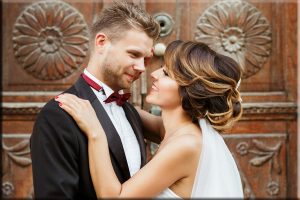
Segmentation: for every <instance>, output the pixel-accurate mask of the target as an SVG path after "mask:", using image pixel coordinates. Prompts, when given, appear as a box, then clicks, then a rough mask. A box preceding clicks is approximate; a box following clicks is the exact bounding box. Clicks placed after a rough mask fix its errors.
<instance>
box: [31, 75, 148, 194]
mask: <svg viewBox="0 0 300 200" xmlns="http://www.w3.org/2000/svg"><path fill="white" fill-rule="evenodd" d="M66 92H67V93H71V94H75V95H76V96H78V97H80V98H83V99H87V100H89V101H90V102H91V104H92V106H93V108H94V109H95V111H96V114H97V117H98V119H99V121H100V123H101V124H102V126H103V128H104V130H105V133H106V135H107V139H108V144H109V150H110V157H111V160H112V165H113V168H114V170H115V173H116V175H117V177H118V178H119V180H120V182H121V183H123V182H125V181H126V180H128V179H129V178H130V173H129V169H128V165H127V161H126V157H125V153H124V149H123V146H122V143H121V139H120V137H119V135H118V133H117V131H116V129H115V127H114V126H113V124H112V122H111V120H110V118H109V116H108V115H107V113H106V111H105V110H104V108H103V106H102V105H101V103H100V102H99V100H98V99H97V97H96V95H95V94H94V93H93V91H92V90H91V88H90V87H89V86H88V85H87V83H86V82H85V81H84V80H83V78H82V77H81V76H80V78H79V79H78V81H77V82H76V83H75V84H74V85H73V86H72V87H71V88H69V89H68V90H67V91H66ZM123 109H124V111H125V114H126V117H127V119H128V121H129V122H130V124H131V126H132V128H133V130H134V132H135V134H136V137H137V140H138V143H139V145H140V149H141V158H142V160H141V163H142V164H141V167H142V166H143V165H145V163H146V150H145V143H144V139H143V134H142V123H141V119H140V117H139V115H138V113H137V111H136V110H135V108H134V107H133V106H132V105H131V104H129V103H127V102H126V103H125V104H124V105H123ZM30 146H31V158H32V172H33V185H34V194H35V197H36V198H51V199H52V198H71V199H86V198H96V193H95V190H94V187H93V184H92V180H91V176H90V171H89V163H88V148H87V138H86V136H85V135H84V133H82V132H81V130H80V129H79V127H78V126H77V124H76V122H75V121H74V120H73V118H72V117H71V116H70V115H68V114H67V113H66V112H65V111H63V110H62V109H61V108H60V107H59V106H58V102H56V101H54V100H53V99H52V100H51V101H49V102H48V103H47V104H46V105H45V106H44V107H43V109H42V110H41V111H40V113H39V114H38V116H37V119H36V122H35V125H34V128H33V133H32V135H31V138H30ZM108 181H109V180H108Z"/></svg>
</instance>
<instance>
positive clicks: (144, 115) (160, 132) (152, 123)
mask: <svg viewBox="0 0 300 200" xmlns="http://www.w3.org/2000/svg"><path fill="white" fill-rule="evenodd" d="M135 108H136V110H137V111H138V113H139V115H140V117H141V119H142V122H143V127H144V129H145V132H144V137H145V138H146V139H148V140H150V141H152V142H155V143H158V144H159V143H160V142H161V140H162V139H163V138H164V136H165V129H164V125H163V122H162V118H161V117H160V116H155V115H153V114H150V113H148V112H146V111H144V110H142V109H141V108H140V107H137V106H136V107H135Z"/></svg>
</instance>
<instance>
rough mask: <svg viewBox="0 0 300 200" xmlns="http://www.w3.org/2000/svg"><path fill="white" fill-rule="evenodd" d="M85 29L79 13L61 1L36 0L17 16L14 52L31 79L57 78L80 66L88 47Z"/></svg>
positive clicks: (86, 29)
mask: <svg viewBox="0 0 300 200" xmlns="http://www.w3.org/2000/svg"><path fill="white" fill-rule="evenodd" d="M88 34H89V33H88V28H87V24H86V22H85V20H84V18H83V16H82V15H81V14H80V13H79V12H78V11H77V10H76V9H75V8H73V7H71V6H70V5H69V4H67V3H64V2H62V1H56V0H55V1H39V2H37V3H34V4H32V5H30V6H28V7H27V8H26V9H25V10H24V11H23V12H22V13H21V14H20V15H19V17H18V18H17V20H16V23H15V25H14V30H13V38H12V40H13V45H14V53H15V57H16V58H17V60H18V62H19V63H20V65H21V66H22V67H23V68H24V69H25V70H26V72H27V73H29V74H31V75H32V76H34V77H35V78H38V79H41V80H58V79H62V78H65V77H67V76H69V75H70V74H71V73H72V72H74V71H75V70H77V69H78V68H79V67H81V65H82V63H83V60H84V58H85V57H86V55H87V50H88V41H89V37H88Z"/></svg>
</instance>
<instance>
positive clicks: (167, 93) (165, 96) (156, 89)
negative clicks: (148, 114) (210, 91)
mask: <svg viewBox="0 0 300 200" xmlns="http://www.w3.org/2000/svg"><path fill="white" fill-rule="evenodd" d="M151 77H152V80H153V82H152V86H151V88H150V91H149V92H148V95H147V97H146V102H147V103H150V104H154V105H158V106H160V107H161V108H169V109H170V108H171V109H172V108H176V107H178V106H181V98H180V95H179V91H178V88H179V86H178V84H177V82H176V81H175V80H174V79H172V78H170V77H169V76H168V72H167V70H166V67H165V66H163V67H161V68H159V69H157V70H156V71H154V72H152V73H151Z"/></svg>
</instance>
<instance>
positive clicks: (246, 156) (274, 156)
mask: <svg viewBox="0 0 300 200" xmlns="http://www.w3.org/2000/svg"><path fill="white" fill-rule="evenodd" d="M235 137H236V139H237V138H240V136H234V135H230V136H225V138H226V141H227V142H226V143H228V144H229V146H231V151H232V153H233V154H235V156H234V157H235V160H236V162H237V164H238V165H239V164H240V163H243V168H242V167H240V166H239V170H240V174H241V178H242V181H243V185H244V192H245V194H246V191H245V186H246V185H247V188H246V189H247V191H248V193H249V191H250V193H249V195H250V196H252V197H255V196H256V195H255V196H254V193H252V192H251V191H252V188H251V182H250V183H248V184H245V183H246V182H247V179H245V178H246V177H248V176H249V174H248V175H247V176H245V175H244V173H246V171H242V170H245V169H247V173H250V172H251V173H253V172H254V171H255V172H256V173H257V172H259V173H262V174H261V176H263V177H262V178H263V179H264V181H263V182H261V183H259V184H260V187H263V188H264V190H263V191H265V194H267V195H269V196H273V197H274V196H277V197H278V196H279V195H284V191H281V190H282V186H283V185H284V180H285V178H284V177H285V174H284V173H285V172H284V171H285V166H284V160H282V156H283V154H284V152H283V153H282V149H283V147H284V140H285V139H284V138H285V137H283V138H282V136H281V135H280V136H279V135H278V136H277V137H276V138H278V139H280V138H281V139H280V140H279V141H277V140H278V139H275V138H272V140H273V141H272V142H270V141H271V138H268V139H267V138H265V136H262V135H261V136H254V135H253V137H250V138H249V139H250V140H249V139H247V138H248V137H247V136H246V135H245V136H244V137H243V139H242V138H241V139H239V142H237V143H236V142H233V141H234V140H235ZM259 137H261V138H259ZM229 138H231V139H229ZM262 138H265V139H262ZM230 140H232V141H230ZM267 141H269V142H267ZM234 147H235V148H234ZM251 167H254V168H258V171H257V170H256V169H253V168H251ZM255 176H257V177H259V175H255ZM244 179H245V180H244ZM245 181H246V182H245ZM252 181H253V180H252ZM249 189H250V190H249ZM250 196H245V197H246V198H248V197H250Z"/></svg>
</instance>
